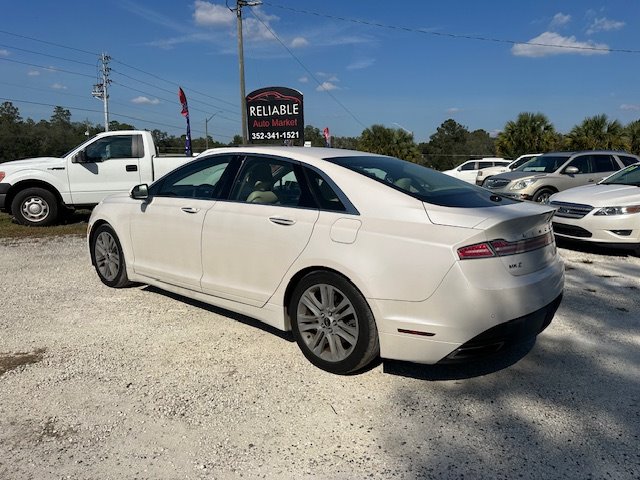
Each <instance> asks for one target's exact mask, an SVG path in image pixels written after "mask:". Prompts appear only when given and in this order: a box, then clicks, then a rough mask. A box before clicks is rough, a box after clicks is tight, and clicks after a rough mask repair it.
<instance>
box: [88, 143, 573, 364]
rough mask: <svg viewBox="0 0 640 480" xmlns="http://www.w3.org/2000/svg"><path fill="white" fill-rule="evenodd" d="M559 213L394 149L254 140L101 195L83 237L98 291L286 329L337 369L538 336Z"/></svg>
mask: <svg viewBox="0 0 640 480" xmlns="http://www.w3.org/2000/svg"><path fill="white" fill-rule="evenodd" d="M552 216H553V209H552V208H550V207H548V206H540V205H534V204H524V203H521V202H515V201H513V200H509V199H506V198H503V197H500V196H498V195H493V194H491V192H488V191H487V190H485V189H483V188H479V187H477V186H475V185H469V184H468V183H465V182H462V181H460V180H458V179H455V178H451V177H449V176H447V175H443V174H442V173H440V172H436V171H434V170H431V169H428V168H425V167H423V166H420V165H417V164H414V163H410V162H405V161H402V160H398V159H396V158H391V157H385V156H380V155H374V154H370V153H364V152H355V151H348V150H339V149H332V148H329V149H325V148H304V147H258V146H253V147H251V146H250V147H238V148H222V149H215V150H209V151H207V152H205V153H203V154H201V155H200V157H199V158H198V159H197V160H195V161H193V162H191V163H189V164H187V165H184V166H183V167H180V168H179V169H177V170H175V171H173V172H172V173H169V174H168V175H166V176H164V177H163V178H161V179H160V180H158V181H157V182H155V183H154V184H152V185H151V186H148V185H145V184H142V185H138V186H136V187H134V188H133V189H132V191H131V194H130V195H126V194H124V195H115V196H111V197H109V198H107V199H105V200H104V201H103V202H101V203H100V204H99V205H98V206H97V207H96V208H95V209H94V210H93V214H92V215H91V218H90V220H89V226H88V246H89V251H90V255H91V261H92V263H93V265H94V266H95V269H96V271H97V274H98V276H99V277H100V280H101V281H102V282H103V283H105V284H106V285H109V286H111V287H123V286H125V285H127V284H128V283H129V282H130V281H133V282H141V283H146V284H150V285H154V286H157V287H159V288H162V289H165V290H168V291H171V292H174V293H178V294H180V295H184V296H186V297H190V298H195V299H197V300H200V301H203V302H207V303H210V304H213V305H217V306H219V307H222V308H226V309H229V310H232V311H234V312H239V313H241V314H245V315H249V316H251V317H254V318H256V319H259V320H261V321H263V322H265V323H267V324H269V325H271V326H273V327H275V328H278V329H280V330H292V331H293V335H294V337H295V339H296V341H297V342H298V345H299V346H300V348H301V350H302V352H303V353H304V355H305V356H306V357H307V358H308V359H309V360H310V361H311V362H312V363H313V364H315V365H317V366H318V367H320V368H323V369H325V370H327V371H330V372H334V373H341V374H342V373H348V372H352V371H355V370H358V369H360V368H362V367H364V366H365V365H367V364H368V363H369V362H371V361H372V360H373V359H374V358H376V357H377V356H378V355H381V356H382V357H383V358H390V359H398V360H408V361H412V362H420V363H436V362H447V361H460V360H465V359H468V358H471V357H474V356H477V355H480V354H486V353H489V352H496V351H498V350H500V349H501V348H502V347H503V346H505V345H509V344H512V343H514V342H516V341H519V340H522V339H524V338H532V337H535V336H536V335H537V334H538V333H539V332H540V331H542V330H543V329H544V328H545V327H546V326H547V325H548V324H549V322H550V321H551V319H552V317H553V315H554V312H555V310H556V308H557V307H558V304H559V302H560V297H561V295H562V289H563V282H564V273H563V270H564V269H563V265H562V261H561V260H560V258H559V256H558V253H557V251H556V247H555V243H554V238H553V234H552V229H551V218H552ZM114 308H116V307H114Z"/></svg>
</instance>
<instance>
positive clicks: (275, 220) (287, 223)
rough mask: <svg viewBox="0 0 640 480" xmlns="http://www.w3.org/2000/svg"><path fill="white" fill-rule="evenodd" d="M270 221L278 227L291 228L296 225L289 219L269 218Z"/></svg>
mask: <svg viewBox="0 0 640 480" xmlns="http://www.w3.org/2000/svg"><path fill="white" fill-rule="evenodd" d="M269 221H270V222H271V223H275V224H276V225H285V226H290V225H293V224H294V223H296V221H295V220H291V219H289V218H282V217H269Z"/></svg>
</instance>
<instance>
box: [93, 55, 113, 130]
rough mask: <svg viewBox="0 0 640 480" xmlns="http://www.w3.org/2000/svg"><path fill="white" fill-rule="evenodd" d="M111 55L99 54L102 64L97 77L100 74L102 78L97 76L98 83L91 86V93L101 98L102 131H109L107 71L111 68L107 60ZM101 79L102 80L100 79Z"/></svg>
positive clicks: (108, 82)
mask: <svg viewBox="0 0 640 480" xmlns="http://www.w3.org/2000/svg"><path fill="white" fill-rule="evenodd" d="M110 60H111V57H110V56H109V55H107V54H106V53H103V54H102V55H100V61H101V62H102V66H101V67H100V71H99V73H98V77H100V76H102V79H100V78H98V83H96V84H95V85H94V86H93V91H92V92H91V95H93V96H94V97H95V98H97V99H99V100H102V103H103V106H104V131H105V132H108V131H109V92H108V85H109V84H110V83H111V80H109V72H110V71H111V69H110V68H109V61H110ZM100 80H102V81H100Z"/></svg>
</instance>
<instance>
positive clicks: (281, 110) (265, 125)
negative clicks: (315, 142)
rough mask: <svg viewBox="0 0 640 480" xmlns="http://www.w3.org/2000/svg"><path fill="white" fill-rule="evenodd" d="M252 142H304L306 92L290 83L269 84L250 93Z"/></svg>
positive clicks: (291, 143) (248, 112)
mask: <svg viewBox="0 0 640 480" xmlns="http://www.w3.org/2000/svg"><path fill="white" fill-rule="evenodd" d="M246 103H247V127H248V130H249V143H279V144H285V145H293V144H297V145H303V143H304V110H303V101H302V93H301V92H299V91H298V90H294V89H292V88H287V87H266V88H261V89H259V90H255V91H253V92H251V93H250V94H249V95H247V102H246Z"/></svg>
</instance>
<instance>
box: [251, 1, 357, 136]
mask: <svg viewBox="0 0 640 480" xmlns="http://www.w3.org/2000/svg"><path fill="white" fill-rule="evenodd" d="M249 11H250V12H251V14H252V15H253V16H254V17H255V18H256V19H257V20H258V21H259V22H260V23H261V24H262V25H263V26H264V28H266V29H267V30H268V31H269V32H270V33H271V35H273V38H275V39H276V40H277V41H278V42H279V43H280V45H282V47H283V48H284V49H285V50H286V51H287V52H289V55H291V56H292V57H293V59H294V60H295V61H296V62H298V64H300V66H301V67H302V68H304V70H305V71H306V72H307V73H308V74H309V75H310V76H311V78H313V80H314V81H315V82H316V83H317V84H318V86H319V87H320V88H321V89H322V91H324V92H325V93H326V94H327V95H329V96H330V97H331V98H332V99H333V101H334V102H336V103H337V104H338V105H340V107H342V109H343V110H344V111H345V112H347V113H348V114H349V115H350V116H351V118H353V119H354V120H355V121H356V122H357V123H359V124H360V126H362V128H365V129H366V128H367V127H366V125H365V124H364V123H362V122H361V121H360V120H359V119H358V117H356V116H355V115H354V114H353V113H352V112H351V110H349V109H348V108H347V107H346V106H345V105H344V104H343V103H342V102H341V101H340V100H338V99H337V98H336V97H335V96H334V95H333V94H332V93H331V92H330V91H329V90H327V89H326V88H324V87H323V86H322V82H320V80H318V78H317V77H316V76H315V75H314V74H313V72H312V71H311V70H309V69H308V68H307V66H306V65H305V64H304V63H302V60H300V59H299V58H298V57H297V56H296V55H294V53H293V52H292V51H291V49H290V48H289V47H287V45H286V44H285V43H284V42H283V41H282V40H280V37H278V35H276V33H275V32H274V31H273V30H271V28H269V26H268V25H267V24H266V23H265V22H263V21H262V19H261V18H260V17H259V16H258V15H256V13H255V12H254V11H253V9H250V10H249Z"/></svg>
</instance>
